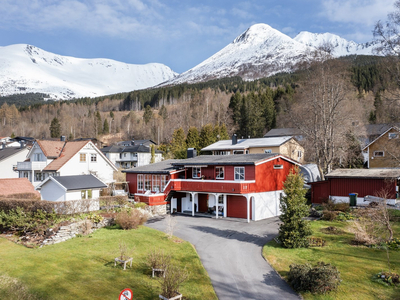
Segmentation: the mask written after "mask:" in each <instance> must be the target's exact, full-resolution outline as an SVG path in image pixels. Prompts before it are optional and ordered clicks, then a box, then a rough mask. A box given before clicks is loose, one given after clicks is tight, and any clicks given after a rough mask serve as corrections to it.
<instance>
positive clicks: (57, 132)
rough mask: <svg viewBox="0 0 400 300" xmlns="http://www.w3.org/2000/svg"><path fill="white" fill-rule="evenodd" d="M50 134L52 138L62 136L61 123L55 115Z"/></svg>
mask: <svg viewBox="0 0 400 300" xmlns="http://www.w3.org/2000/svg"><path fill="white" fill-rule="evenodd" d="M50 136H51V137H52V138H58V137H60V136H61V124H60V121H58V119H57V118H56V117H54V119H53V120H51V123H50Z"/></svg>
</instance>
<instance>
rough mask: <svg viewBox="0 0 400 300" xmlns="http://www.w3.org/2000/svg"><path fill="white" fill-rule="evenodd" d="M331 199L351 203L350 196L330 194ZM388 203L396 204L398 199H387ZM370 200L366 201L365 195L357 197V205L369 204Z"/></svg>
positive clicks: (335, 201)
mask: <svg viewBox="0 0 400 300" xmlns="http://www.w3.org/2000/svg"><path fill="white" fill-rule="evenodd" d="M329 199H331V200H332V201H333V202H334V203H340V202H344V203H350V197H348V196H347V197H346V196H329ZM386 203H387V204H390V205H395V204H396V199H387V200H386ZM368 204H369V201H364V198H363V197H357V205H368Z"/></svg>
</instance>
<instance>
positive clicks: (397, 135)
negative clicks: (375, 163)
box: [388, 132, 399, 140]
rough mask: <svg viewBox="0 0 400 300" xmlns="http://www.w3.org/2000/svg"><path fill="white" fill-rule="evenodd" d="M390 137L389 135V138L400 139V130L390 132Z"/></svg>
mask: <svg viewBox="0 0 400 300" xmlns="http://www.w3.org/2000/svg"><path fill="white" fill-rule="evenodd" d="M388 137H389V140H393V139H398V138H399V133H398V132H389V133H388Z"/></svg>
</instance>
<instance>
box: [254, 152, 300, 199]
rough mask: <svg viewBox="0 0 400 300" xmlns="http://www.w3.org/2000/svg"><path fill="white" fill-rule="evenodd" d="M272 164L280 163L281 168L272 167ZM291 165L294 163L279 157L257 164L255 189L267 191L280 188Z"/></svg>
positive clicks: (291, 167)
mask: <svg viewBox="0 0 400 300" xmlns="http://www.w3.org/2000/svg"><path fill="white" fill-rule="evenodd" d="M274 165H282V166H283V169H274ZM293 167H294V165H293V164H292V163H291V162H288V161H287V160H284V159H281V158H278V159H274V160H272V161H269V162H266V163H263V164H260V165H258V166H257V168H256V169H255V173H256V176H255V180H256V184H255V191H256V192H269V191H279V190H282V189H283V183H284V182H285V180H286V176H287V175H288V174H289V172H290V170H291V169H293Z"/></svg>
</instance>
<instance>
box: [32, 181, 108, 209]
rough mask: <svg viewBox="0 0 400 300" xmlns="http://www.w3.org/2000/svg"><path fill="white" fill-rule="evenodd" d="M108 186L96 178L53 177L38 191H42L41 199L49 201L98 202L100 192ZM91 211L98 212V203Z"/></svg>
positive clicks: (41, 185) (42, 184) (38, 187)
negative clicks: (89, 200)
mask: <svg viewBox="0 0 400 300" xmlns="http://www.w3.org/2000/svg"><path fill="white" fill-rule="evenodd" d="M106 187H107V185H106V184H105V183H104V182H103V181H101V180H100V179H99V178H97V177H96V176H94V175H92V174H90V175H72V176H51V177H48V178H47V179H46V180H44V181H43V182H41V183H40V184H39V185H38V186H37V187H36V189H37V190H39V191H40V195H41V199H42V200H47V201H61V202H62V201H73V200H86V199H93V200H96V199H98V198H99V197H100V190H101V189H103V188H106ZM95 206H96V207H93V208H92V209H91V210H98V209H99V208H98V202H97V204H96V205H95Z"/></svg>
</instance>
